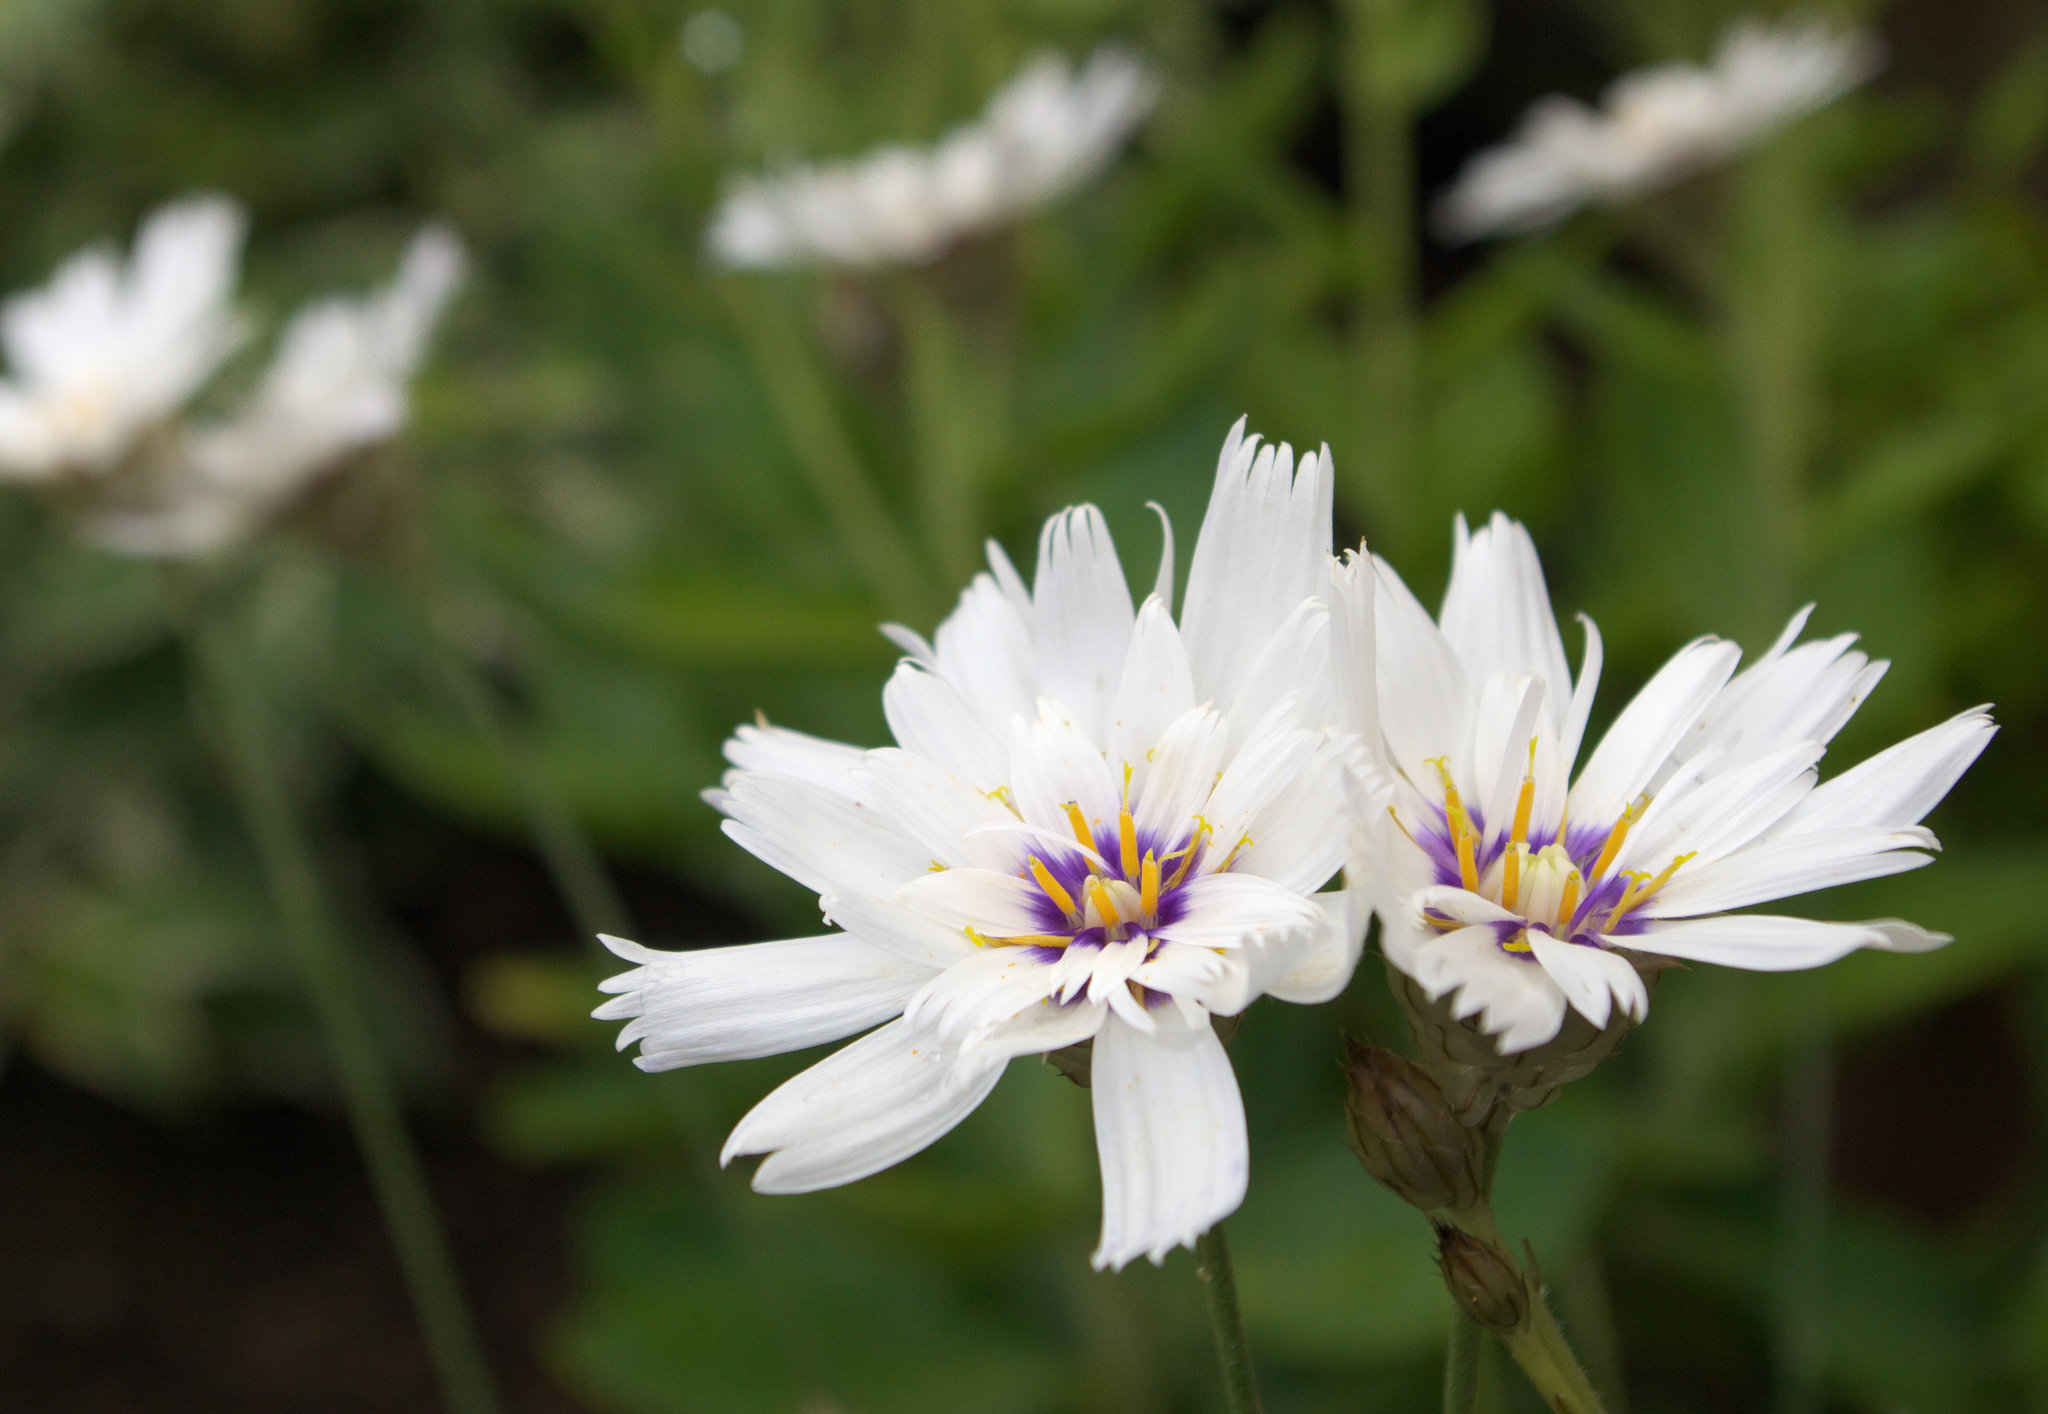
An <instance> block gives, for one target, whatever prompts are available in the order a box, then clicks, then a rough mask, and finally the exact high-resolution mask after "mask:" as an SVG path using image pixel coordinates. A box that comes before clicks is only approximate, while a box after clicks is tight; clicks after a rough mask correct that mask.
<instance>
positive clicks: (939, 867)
mask: <svg viewBox="0 0 2048 1414" xmlns="http://www.w3.org/2000/svg"><path fill="white" fill-rule="evenodd" d="M924 867H925V872H926V873H929V874H943V873H945V872H946V866H945V865H943V864H941V863H939V861H938V860H936V859H934V860H933V861H932V862H931V863H929V864H927V865H925V866H924Z"/></svg>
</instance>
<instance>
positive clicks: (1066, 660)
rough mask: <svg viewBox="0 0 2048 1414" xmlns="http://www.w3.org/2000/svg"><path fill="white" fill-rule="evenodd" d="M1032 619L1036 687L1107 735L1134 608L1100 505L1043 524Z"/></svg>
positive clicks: (1096, 735) (1089, 729)
mask: <svg viewBox="0 0 2048 1414" xmlns="http://www.w3.org/2000/svg"><path fill="white" fill-rule="evenodd" d="M1031 622H1032V638H1033V639H1034V641H1035V642H1036V643H1037V645H1038V668H1037V674H1036V680H1037V683H1038V690H1039V691H1040V692H1041V693H1043V694H1045V695H1046V696H1048V697H1052V698H1055V699H1057V700H1058V701H1059V702H1060V703H1061V705H1062V706H1064V707H1065V708H1066V709H1067V710H1068V711H1070V712H1072V713H1073V714H1074V720H1075V721H1076V722H1077V723H1078V724H1079V726H1080V728H1081V730H1082V731H1083V732H1084V733H1086V734H1087V735H1088V737H1089V738H1090V739H1091V740H1094V741H1101V740H1102V739H1103V732H1104V729H1105V728H1106V727H1107V725H1108V723H1109V702H1110V695H1111V693H1113V692H1114V691H1115V690H1116V682H1117V677H1118V675H1119V674H1120V673H1121V672H1122V671H1123V666H1124V658H1125V655H1126V653H1127V652H1128V650H1129V648H1130V641H1131V627H1132V622H1133V614H1132V611H1131V590H1130V586H1129V585H1128V584H1126V583H1125V582H1124V571H1123V566H1122V565H1121V564H1119V563H1118V562H1117V558H1116V546H1115V545H1114V544H1113V543H1112V542H1111V540H1110V538H1109V524H1108V522H1106V521H1105V520H1103V518H1102V512H1101V511H1098V510H1097V509H1095V507H1093V506H1074V507H1070V508H1069V509H1067V510H1065V511H1062V512H1061V513H1060V514H1059V515H1056V516H1054V517H1053V518H1052V519H1051V520H1049V521H1047V522H1046V523H1045V530H1044V531H1043V532H1042V533H1041V534H1040V536H1039V538H1038V577H1037V579H1036V580H1035V581H1034V589H1033V593H1032V617H1031Z"/></svg>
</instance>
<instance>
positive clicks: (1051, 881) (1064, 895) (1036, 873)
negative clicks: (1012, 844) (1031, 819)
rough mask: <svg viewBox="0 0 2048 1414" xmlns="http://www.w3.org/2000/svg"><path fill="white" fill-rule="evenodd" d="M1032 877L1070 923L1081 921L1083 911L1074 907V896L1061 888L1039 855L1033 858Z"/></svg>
mask: <svg viewBox="0 0 2048 1414" xmlns="http://www.w3.org/2000/svg"><path fill="white" fill-rule="evenodd" d="M1031 877H1032V878H1034V879H1036V880H1037V881H1038V887H1039V888H1041V889H1043V890H1044V891H1045V896H1046V897H1047V898H1049V899H1051V900H1052V901H1053V902H1054V903H1055V904H1057V905H1058V906H1059V909H1060V912H1062V913H1064V914H1066V915H1067V921H1068V922H1069V923H1076V924H1078V923H1079V922H1080V921H1081V910H1080V909H1078V908H1076V907H1074V896H1073V895H1072V894H1070V893H1068V892H1067V891H1066V890H1065V889H1064V888H1062V887H1061V886H1060V881H1059V880H1058V879H1055V878H1053V876H1052V871H1051V870H1050V869H1047V868H1046V867H1045V865H1044V864H1043V863H1041V862H1040V861H1039V859H1038V856H1037V855H1033V856H1032V857H1031ZM1091 877H1092V876H1091Z"/></svg>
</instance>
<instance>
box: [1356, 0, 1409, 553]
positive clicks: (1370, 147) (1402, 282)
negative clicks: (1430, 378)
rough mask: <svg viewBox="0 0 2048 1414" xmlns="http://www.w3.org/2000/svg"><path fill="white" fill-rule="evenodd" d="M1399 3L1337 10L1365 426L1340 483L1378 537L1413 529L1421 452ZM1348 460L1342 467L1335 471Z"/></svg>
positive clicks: (1374, 1) (1377, 1)
mask: <svg viewBox="0 0 2048 1414" xmlns="http://www.w3.org/2000/svg"><path fill="white" fill-rule="evenodd" d="M1400 11H1401V6H1400V5H1399V3H1398V0H1348V3H1347V4H1346V5H1345V6H1344V12H1343V13H1344V21H1345V36H1344V42H1345V50H1346V57H1345V66H1344V68H1345V82H1344V88H1343V98H1344V140H1345V149H1346V151H1347V152H1348V153H1349V163H1348V169H1347V171H1346V173H1345V179H1346V186H1347V188H1348V192H1349V205H1350V213H1349V221H1350V226H1351V232H1352V244H1353V247H1354V251H1355V254H1356V257H1357V259H1358V261H1359V262H1360V268H1359V271H1358V280H1357V283H1358V303H1357V336H1356V343H1355V347H1354V358H1355V360H1356V365H1357V377H1358V379H1359V390H1360V393H1361V400H1360V412H1361V413H1362V414H1363V416H1364V421H1363V424H1362V425H1361V426H1360V427H1359V428H1358V433H1359V436H1358V447H1359V451H1360V453H1362V454H1363V455H1359V456H1353V457H1352V458H1351V459H1350V463H1349V464H1350V465H1352V466H1354V467H1355V468H1356V470H1355V471H1354V472H1353V473H1352V475H1351V476H1350V477H1349V478H1347V479H1348V480H1349V482H1350V484H1351V485H1352V486H1353V487H1355V488H1357V490H1358V492H1359V494H1360V495H1361V496H1362V497H1364V498H1365V503H1366V504H1367V505H1368V506H1370V507H1371V509H1373V510H1374V511H1375V512H1376V513H1377V515H1376V518H1377V520H1378V521H1379V524H1380V533H1381V534H1382V535H1386V534H1387V533H1388V531H1392V532H1394V536H1393V538H1399V537H1400V536H1401V535H1402V534H1405V533H1407V532H1408V531H1409V530H1411V529H1412V528H1413V520H1414V517H1413V516H1412V515H1411V514H1408V512H1409V511H1410V510H1411V506H1410V498H1411V497H1412V495H1413V494H1414V490H1415V487H1416V476H1417V471H1418V465H1417V463H1418V460H1419V453H1420V413H1421V346H1422V336H1421V325H1420V321H1419V319H1418V316H1417V312H1416V270H1417V267H1418V264H1419V260H1418V256H1417V253H1416V249H1415V195H1414V190H1415V154H1414V126H1415V115H1414V113H1413V112H1412V111H1411V109H1410V106H1409V103H1408V100H1407V98H1406V96H1405V95H1403V94H1401V93H1399V92H1398V91H1396V89H1395V86H1394V85H1392V84H1389V83H1388V82H1387V81H1386V80H1385V78H1384V72H1385V68H1386V66H1385V62H1384V60H1383V58H1381V54H1382V52H1383V51H1384V50H1386V49H1387V48H1389V47H1392V46H1393V45H1394V44H1396V43H1397V42H1398V36H1397V34H1396V33H1395V31H1396V29H1397V27H1398V25H1399V24H1400V22H1401V13H1400ZM1345 465H1346V463H1343V462H1340V463H1339V467H1340V468H1342V467H1343V466H1345Z"/></svg>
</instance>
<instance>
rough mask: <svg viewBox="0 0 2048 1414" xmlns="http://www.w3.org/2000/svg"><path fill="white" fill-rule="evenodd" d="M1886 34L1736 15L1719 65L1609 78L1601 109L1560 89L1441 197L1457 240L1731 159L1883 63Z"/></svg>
mask: <svg viewBox="0 0 2048 1414" xmlns="http://www.w3.org/2000/svg"><path fill="white" fill-rule="evenodd" d="M1879 57H1880V56H1879V49H1878V46H1877V42H1876V41H1875V40H1874V39H1872V38H1871V37H1870V36H1869V35H1868V34H1865V33H1863V32H1861V31H1850V32H1846V33H1845V32H1842V31H1839V30H1836V29H1834V28H1832V27H1830V26H1829V25H1827V24H1825V23H1824V22H1820V21H1816V20H1803V21H1794V22H1791V23H1787V24H1783V25H1780V26H1778V27H1776V28H1772V27H1770V26H1767V25H1764V24H1761V23H1759V22H1757V21H1755V20H1741V21H1738V22H1736V23H1735V24H1734V25H1732V26H1730V28H1729V29H1728V31H1727V32H1726V34H1724V35H1723V37H1722V39H1721V44H1720V47H1719V49H1718V50H1717V52H1716V53H1715V56H1714V60H1713V62H1712V63H1711V64H1709V65H1706V66H1704V67H1703V66H1700V65H1696V64H1685V63H1676V64H1662V65H1658V66H1657V67H1655V68H1650V69H1641V70H1638V71H1637V72H1635V73H1632V74H1625V75H1623V76H1622V77H1621V78H1618V79H1616V80H1615V81H1614V82H1613V83H1612V84H1611V85H1609V87H1608V89H1607V92H1606V93H1605V95H1603V97H1602V100H1601V105H1600V107H1599V109H1598V110H1595V109H1592V108H1588V107H1587V106H1586V105H1585V104H1583V103H1580V102H1578V101H1577V100H1576V99H1571V98H1566V97H1563V96H1561V95H1557V94H1553V95H1551V96H1550V97H1548V98H1544V99H1541V100H1539V101H1538V102H1537V103H1536V104H1534V105H1533V106H1532V107H1531V108H1530V109H1529V112H1528V114H1527V115H1526V116H1525V117H1524V118H1523V120H1522V125H1521V128H1520V130H1519V131H1518V132H1517V133H1516V134H1515V136H1514V137H1513V138H1512V139H1511V140H1510V141H1509V142H1507V143H1505V144H1503V145H1502V146H1499V147H1493V148H1488V149H1487V150H1486V151H1484V152H1481V153H1479V154H1478V155H1477V156H1475V157H1474V158H1472V159H1471V161H1469V162H1468V163H1466V165H1465V170H1464V171H1463V172H1462V173H1460V174H1459V177H1458V180H1457V181H1456V183H1454V184H1453V185H1452V187H1451V189H1450V190H1449V191H1448V192H1447V193H1445V194H1444V196H1443V197H1442V198H1441V199H1440V200H1439V201H1438V203H1437V207H1436V213H1435V214H1436V223H1437V228H1438V230H1439V231H1441V232H1442V233H1443V234H1444V235H1445V236H1447V237H1450V238H1452V239H1455V240H1474V239H1477V238H1479V237H1482V236H1489V235H1498V234H1504V233H1511V232H1518V231H1530V230H1536V229H1540V228H1541V227H1544V226H1547V225H1550V224H1551V223H1553V222H1555V221H1558V220H1561V219H1562V218H1564V217H1565V216H1567V215H1569V214H1570V213H1571V212H1573V211H1575V210H1577V209H1578V208H1579V207H1581V206H1586V205H1603V206H1615V205H1620V204H1622V203H1625V202H1628V201H1631V200H1634V199H1635V198H1636V197H1638V196H1641V195H1642V194H1644V193H1645V192H1648V191H1651V190H1654V189H1656V188H1658V187H1662V186H1666V185H1669V184H1670V183H1672V182H1675V181H1677V180H1679V179H1680V178H1682V177H1685V176H1688V175H1690V174H1692V173H1693V172H1696V171H1699V170H1701V169H1703V168H1706V167H1710V166H1713V165H1715V164H1717V163H1720V162H1723V161H1726V160H1727V159H1728V158H1729V157H1731V156H1733V155H1734V154H1735V153H1737V152H1739V151H1741V150H1742V149H1744V148H1746V147H1749V146H1751V145H1752V144H1754V143H1756V142H1757V141H1759V140H1760V139H1762V138H1764V137H1765V136H1767V135H1768V134H1770V133H1771V132H1773V131H1775V130H1777V129H1778V128H1781V127H1783V126H1784V125H1785V124H1787V123H1789V122H1791V121H1792V120H1793V119H1794V118H1797V117H1800V116H1801V115H1803V114H1806V113H1810V112H1812V111H1813V110H1814V109H1817V108H1822V107H1825V106H1826V105H1827V104H1829V103H1832V102H1834V100H1835V99H1837V98H1839V97H1841V96H1842V95H1843V94H1845V93H1847V92H1848V91H1849V90H1850V89H1852V88H1855V87H1856V86H1857V85H1858V84H1860V83H1862V82H1863V81H1864V80H1865V79H1867V78H1869V77H1870V76H1871V75H1872V74H1874V73H1875V72H1876V71H1877V68H1878V63H1879Z"/></svg>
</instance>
